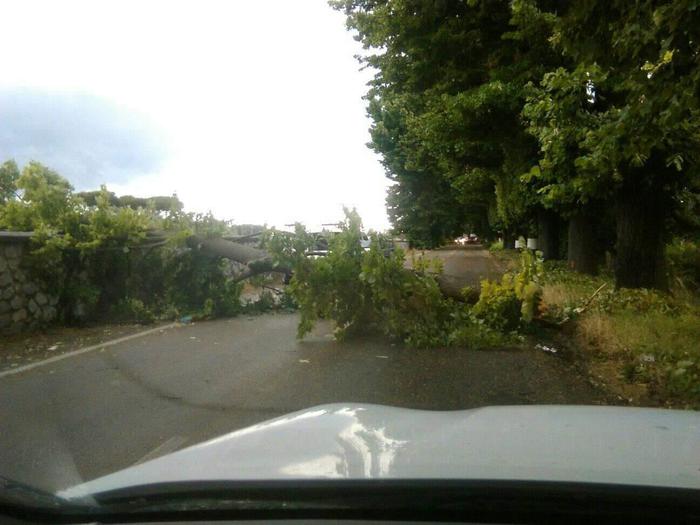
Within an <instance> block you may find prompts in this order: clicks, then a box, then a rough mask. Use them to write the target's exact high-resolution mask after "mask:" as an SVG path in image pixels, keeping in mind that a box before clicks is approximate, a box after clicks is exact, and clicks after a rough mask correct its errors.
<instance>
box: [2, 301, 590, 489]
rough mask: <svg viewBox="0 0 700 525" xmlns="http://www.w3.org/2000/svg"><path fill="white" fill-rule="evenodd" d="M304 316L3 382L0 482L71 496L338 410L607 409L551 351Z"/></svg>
mask: <svg viewBox="0 0 700 525" xmlns="http://www.w3.org/2000/svg"><path fill="white" fill-rule="evenodd" d="M298 319H299V318H298V315H297V314H270V315H263V316H259V317H253V318H245V317H243V318H236V319H231V320H221V321H213V322H205V323H197V324H194V325H188V326H183V327H180V328H172V329H170V330H165V331H163V332H162V333H159V332H156V333H153V334H151V335H148V336H144V337H141V338H138V339H134V340H131V341H127V342H124V343H121V344H118V345H114V346H111V347H108V348H106V349H103V350H95V351H93V352H89V353H85V354H82V355H79V356H74V357H70V358H67V359H64V360H62V361H59V362H54V363H50V364H47V365H43V366H38V367H36V368H34V369H32V370H29V371H26V372H22V373H18V374H14V375H9V376H5V377H0V398H1V399H2V401H3V402H2V404H0V422H1V426H0V474H1V475H3V476H5V477H9V478H13V479H16V480H20V481H24V482H28V483H31V484H32V485H35V486H39V487H42V488H45V489H58V488H64V487H67V486H71V485H73V484H75V483H78V482H80V481H82V480H87V479H92V478H95V477H98V476H100V475H104V474H107V473H109V472H112V471H115V470H118V469H120V468H124V467H127V466H129V465H132V464H134V463H136V462H139V461H142V460H144V459H148V458H150V457H155V456H158V455H160V454H164V453H167V452H171V451H173V450H176V449H178V448H182V447H184V446H187V445H191V444H194V443H197V442H200V441H203V440H205V439H207V438H211V437H214V436H217V435H220V434H223V433H226V432H230V431H233V430H235V429H238V428H242V427H245V426H248V425H250V424H253V423H256V422H259V421H263V420H265V419H269V418H272V417H276V416H279V415H281V414H284V413H287V412H291V411H295V410H299V409H303V408H307V407H310V406H313V405H317V404H321V403H329V402H343V401H348V402H350V401H354V402H368V403H381V404H386V405H394V406H403V407H412V408H423V409H434V410H453V409H464V408H472V407H479V406H484V405H494V404H523V403H597V402H602V394H600V393H598V392H596V391H595V390H594V389H593V388H592V387H591V386H590V385H589V384H588V383H587V382H586V381H585V380H584V379H583V378H581V377H579V376H578V375H577V374H576V373H575V372H574V371H572V370H570V369H569V368H568V366H567V364H566V363H565V361H564V360H562V359H561V358H559V357H557V356H553V355H549V354H545V353H544V352H541V351H537V350H531V351H523V350H520V351H514V350H511V351H506V350H503V351H481V352H475V351H465V350H459V349H435V350H409V349H405V348H401V347H398V346H392V345H391V344H389V343H387V342H384V341H381V340H376V339H371V338H365V339H360V340H355V341H353V342H346V343H338V342H336V341H334V340H333V338H332V335H331V332H330V327H329V326H321V327H319V329H317V330H316V331H315V332H314V333H313V334H312V335H311V336H309V337H307V338H306V339H304V340H303V341H297V340H296V339H295V332H296V325H297V322H298ZM281 446H283V444H281Z"/></svg>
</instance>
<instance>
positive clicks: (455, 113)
mask: <svg viewBox="0 0 700 525" xmlns="http://www.w3.org/2000/svg"><path fill="white" fill-rule="evenodd" d="M331 4H332V5H333V6H334V7H336V8H337V9H341V10H343V11H344V12H345V14H346V15H347V17H348V19H347V23H348V27H349V28H350V29H352V30H355V31H356V32H357V39H358V40H360V41H361V42H362V43H363V45H364V47H365V48H366V49H367V50H368V54H367V55H366V56H364V57H363V58H361V60H362V61H363V62H364V63H365V64H366V65H367V66H369V67H372V68H374V70H375V71H376V74H375V77H374V79H373V81H372V82H371V83H370V90H369V93H368V95H367V99H368V100H369V106H368V113H369V115H370V117H371V118H372V121H373V125H372V128H371V130H370V131H371V136H372V143H371V146H372V147H373V148H374V149H375V150H376V151H377V152H379V153H380V155H381V156H382V159H383V162H384V166H385V168H386V171H387V175H388V176H389V178H391V179H392V180H394V181H395V182H396V185H395V186H394V187H392V189H391V195H390V200H389V205H390V215H391V217H392V219H393V221H394V224H395V226H396V227H397V228H398V229H399V230H403V231H405V232H406V233H407V234H408V235H409V237H410V238H412V239H413V240H417V239H418V240H422V241H427V242H428V243H436V242H439V241H441V240H442V239H441V238H439V236H440V235H442V236H446V235H447V234H455V233H460V231H459V230H460V229H463V228H464V226H465V225H467V224H469V225H473V224H481V225H482V226H481V228H482V229H484V230H486V228H485V227H484V225H485V224H488V222H489V218H491V220H492V226H495V227H497V228H499V229H500V230H502V232H503V234H504V237H506V238H512V235H509V234H513V233H526V232H525V231H523V229H522V224H523V222H524V219H525V218H526V217H527V216H529V215H531V214H532V213H533V207H534V206H538V205H539V202H538V199H537V197H536V195H530V194H528V192H527V191H526V190H527V188H526V187H525V186H523V185H522V184H521V182H520V175H521V174H522V173H524V172H526V171H527V170H528V169H529V168H530V166H531V165H532V163H533V162H535V159H536V158H537V143H536V141H535V140H534V139H533V138H532V137H531V136H529V135H528V134H527V133H526V132H525V126H524V125H523V123H522V121H521V117H520V111H521V109H522V104H523V103H524V97H525V92H524V86H525V85H526V84H527V83H528V82H529V81H531V80H535V79H539V78H540V77H541V76H542V74H543V73H544V72H545V71H546V70H547V67H549V65H550V64H552V63H557V62H558V61H559V57H558V55H557V54H556V53H555V52H554V51H553V50H552V49H551V46H550V45H549V44H548V42H547V37H548V35H549V34H550V33H551V24H552V21H553V17H552V16H551V15H548V14H546V13H544V11H540V10H538V9H535V8H534V7H533V5H534V0H517V1H516V2H514V3H512V4H513V8H511V2H510V1H508V0H479V1H476V0H471V1H468V2H464V1H459V0H444V1H423V0H336V1H333V2H331ZM445 206H448V207H445ZM494 211H495V213H494ZM440 225H442V226H440ZM484 233H488V232H486V231H484V232H482V234H484Z"/></svg>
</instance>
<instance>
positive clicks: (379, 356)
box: [374, 355, 389, 359]
mask: <svg viewBox="0 0 700 525" xmlns="http://www.w3.org/2000/svg"><path fill="white" fill-rule="evenodd" d="M374 357H377V358H379V359H389V356H388V355H375V356H374Z"/></svg>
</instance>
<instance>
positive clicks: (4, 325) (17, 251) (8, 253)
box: [0, 232, 58, 334]
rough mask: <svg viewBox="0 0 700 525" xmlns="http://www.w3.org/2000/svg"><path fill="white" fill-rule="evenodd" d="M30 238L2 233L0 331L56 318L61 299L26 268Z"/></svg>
mask: <svg viewBox="0 0 700 525" xmlns="http://www.w3.org/2000/svg"><path fill="white" fill-rule="evenodd" d="M28 249H29V246H28V242H27V240H25V239H23V240H20V239H16V238H10V239H7V238H5V237H4V236H3V232H0V334H11V333H17V332H22V331H26V330H31V329H34V328H38V327H41V326H45V325H47V324H49V323H50V322H51V321H53V320H54V319H55V318H56V313H57V311H56V303H57V302H58V298H57V297H56V296H53V295H51V294H49V293H47V292H46V290H42V287H41V286H40V285H39V283H36V282H34V281H32V279H31V277H30V276H29V275H28V274H27V272H26V271H25V270H24V269H23V268H22V258H23V257H24V256H25V254H26V252H27V250H28Z"/></svg>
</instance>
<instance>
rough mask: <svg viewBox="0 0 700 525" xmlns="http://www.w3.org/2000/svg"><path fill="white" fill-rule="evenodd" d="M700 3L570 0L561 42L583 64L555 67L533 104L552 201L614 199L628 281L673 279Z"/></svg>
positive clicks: (619, 275)
mask: <svg viewBox="0 0 700 525" xmlns="http://www.w3.org/2000/svg"><path fill="white" fill-rule="evenodd" d="M699 7H700V6H698V3H697V1H696V0H674V1H670V0H669V1H654V2H652V1H634V2H630V1H627V0H575V1H573V2H570V3H569V4H568V8H567V9H566V11H565V12H563V13H560V16H559V18H558V21H557V24H556V30H555V33H554V35H553V39H552V41H553V43H554V45H555V46H556V48H557V49H560V50H561V51H562V53H564V54H565V55H566V57H568V59H569V60H570V61H571V63H572V64H571V65H570V66H569V67H566V68H561V69H557V70H555V71H552V72H550V73H548V74H547V75H545V76H544V78H543V81H542V83H541V84H540V85H539V87H538V88H537V89H536V90H535V93H534V94H533V95H532V97H531V98H530V101H529V103H528V105H527V106H526V108H525V114H526V115H527V116H528V118H529V119H530V122H531V124H532V126H531V130H532V132H533V133H534V134H535V135H536V136H537V137H538V139H539V142H540V145H541V147H542V158H541V161H540V165H539V167H538V168H536V169H535V170H534V177H535V178H539V179H540V180H541V181H543V182H544V183H545V184H544V187H543V191H544V193H546V196H547V198H548V199H550V200H552V201H553V202H562V201H570V202H571V201H573V202H578V203H586V202H588V201H590V200H595V199H603V200H604V201H605V202H606V203H609V205H611V206H612V208H613V211H614V214H615V222H616V234H617V235H616V238H617V240H616V249H615V251H616V264H615V276H616V282H617V284H618V285H619V286H626V287H641V286H645V287H651V286H659V287H663V286H664V277H665V272H664V269H663V257H662V254H663V245H664V239H665V234H666V231H667V230H666V228H667V224H668V218H669V217H670V216H671V215H672V214H673V212H674V202H675V203H677V199H676V198H675V196H676V195H677V194H678V192H679V191H680V190H681V189H683V188H687V187H690V186H692V185H693V184H694V182H693V181H696V180H697V177H698V155H699V154H700V144H699V142H700V119H699V118H698V117H699V116H700V115H699V114H698V113H699V111H700V84H699V82H698V81H699V80H700V73H699V71H700V70H699V69H698V56H699V51H700V49H699V48H698V45H699V42H700V41H699V39H700V34H698V33H699V32H700V8H699Z"/></svg>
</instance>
